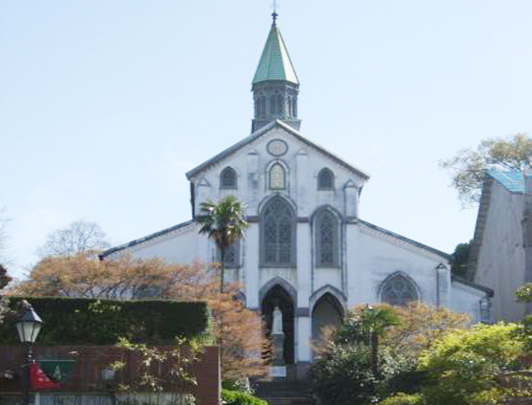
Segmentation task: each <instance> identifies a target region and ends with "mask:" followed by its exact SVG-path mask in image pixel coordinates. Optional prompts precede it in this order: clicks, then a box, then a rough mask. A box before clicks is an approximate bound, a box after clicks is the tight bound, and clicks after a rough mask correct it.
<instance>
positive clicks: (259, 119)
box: [251, 12, 301, 132]
mask: <svg viewBox="0 0 532 405" xmlns="http://www.w3.org/2000/svg"><path fill="white" fill-rule="evenodd" d="M272 17H273V23H272V28H271V30H270V34H269V35H268V39H267V40H266V45H265V46H264V50H263V51H262V56H261V58H260V62H259V66H258V67H257V71H256V73H255V77H254V78H253V85H252V91H253V100H254V104H255V118H254V119H253V123H252V126H251V132H255V131H256V130H257V129H259V128H261V127H263V126H264V125H266V124H268V123H270V122H271V121H275V120H281V121H283V122H285V123H287V124H288V125H290V126H292V127H293V128H295V129H296V130H299V128H300V126H301V120H299V119H298V118H297V96H298V94H299V80H298V78H297V75H296V71H295V69H294V66H293V65H292V61H291V60H290V55H289V54H288V50H287V49H286V45H285V43H284V41H283V37H282V36H281V31H280V30H279V27H277V13H276V12H274V13H273V14H272Z"/></svg>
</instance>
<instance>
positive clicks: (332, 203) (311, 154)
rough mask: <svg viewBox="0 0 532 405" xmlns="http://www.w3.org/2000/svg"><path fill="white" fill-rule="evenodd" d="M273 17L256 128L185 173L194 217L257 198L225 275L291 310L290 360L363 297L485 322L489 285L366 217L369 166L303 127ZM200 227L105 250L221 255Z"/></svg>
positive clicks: (302, 355) (301, 359) (249, 299)
mask: <svg viewBox="0 0 532 405" xmlns="http://www.w3.org/2000/svg"><path fill="white" fill-rule="evenodd" d="M275 17H276V16H275V15H274V23H273V26H272V28H271V31H270V34H269V36H268V39H267V42H266V45H265V48H264V51H263V53H262V57H261V59H260V63H259V66H258V68H257V72H256V74H255V77H254V79H253V87H252V91H253V98H254V103H255V114H254V119H253V123H252V133H251V135H249V136H248V137H247V138H244V139H243V140H242V141H240V142H238V143H237V144H235V145H233V146H231V147H229V148H228V149H226V150H225V151H223V152H221V153H219V154H218V155H216V156H214V157H213V158H211V159H209V160H208V161H206V162H204V163H202V164H201V165H199V166H197V167H196V168H194V169H192V170H191V171H189V172H188V173H187V178H188V179H189V181H190V187H191V202H192V217H193V218H194V215H195V214H196V213H198V212H199V207H200V204H201V203H202V202H203V201H206V200H213V201H217V200H219V199H220V198H222V197H224V196H227V195H234V196H236V197H237V198H238V199H239V200H240V201H243V202H244V203H245V204H246V206H247V215H248V217H247V219H248V221H249V229H248V230H247V236H246V238H245V239H244V240H242V241H240V242H239V243H238V244H236V245H234V246H233V248H232V249H231V252H230V254H229V255H227V258H226V265H227V267H228V270H227V279H228V280H229V281H238V282H240V283H242V285H243V286H244V291H242V293H243V297H244V299H245V302H246V305H247V306H248V307H249V308H252V309H255V310H257V311H260V312H261V313H262V314H263V315H264V317H265V319H266V322H267V324H269V325H271V319H272V310H273V308H274V307H275V306H279V307H280V308H281V311H282V313H283V330H284V333H285V335H286V339H285V348H284V357H285V361H286V362H287V363H288V364H292V363H297V364H305V363H308V362H310V361H312V356H313V354H312V350H311V346H310V341H311V339H313V338H317V337H318V336H319V333H320V330H321V327H322V326H324V325H328V324H338V323H339V322H340V320H341V318H342V316H343V315H344V314H345V312H346V310H347V308H348V307H351V306H354V305H356V304H361V303H378V302H389V303H392V304H404V303H407V302H409V301H414V300H421V301H423V302H426V303H428V304H432V305H436V306H440V305H441V306H446V307H449V308H451V309H452V310H455V311H460V312H468V313H470V314H471V315H472V317H473V321H474V322H476V321H479V320H481V319H483V318H482V317H483V316H484V317H485V316H486V315H485V314H482V313H481V308H482V307H483V306H484V308H486V307H487V305H485V304H483V303H486V302H488V301H489V296H490V291H489V290H488V289H486V288H483V287H479V286H476V285H474V284H472V283H466V282H463V281H458V280H454V279H453V280H452V279H451V274H450V265H449V260H450V256H449V255H448V254H446V253H443V252H440V251H438V250H436V249H433V248H431V247H429V246H425V245H423V244H421V243H418V242H415V241H413V240H410V239H408V238H405V237H403V236H400V235H397V234H395V233H393V232H390V231H387V230H385V229H382V228H380V227H378V226H376V225H373V224H370V223H368V222H366V221H364V220H362V219H361V218H359V215H358V206H359V202H360V198H361V193H362V189H363V187H364V184H365V183H366V181H368V179H369V175H368V174H367V173H366V172H364V171H363V170H361V169H359V168H357V167H355V166H353V165H351V164H349V163H347V162H346V161H344V160H342V159H340V158H339V157H337V156H336V155H334V154H332V153H331V152H329V151H327V150H325V149H324V148H323V147H321V146H319V145H316V144H315V143H313V142H311V141H310V140H309V139H307V138H306V137H304V136H303V135H302V134H301V133H300V132H299V129H300V125H301V121H300V120H299V118H298V109H297V104H298V91H299V79H298V77H297V75H296V73H295V69H294V67H293V65H292V62H291V61H290V57H289V55H288V51H287V49H286V46H285V43H284V41H283V39H282V37H281V33H280V31H279V28H278V27H277V25H276V23H275ZM392 207H393V205H392V206H391V208H392ZM198 229H199V226H198V225H197V224H196V223H195V222H194V220H193V219H192V220H191V221H188V222H185V223H183V224H179V225H176V226H174V227H171V228H168V229H166V230H163V231H161V232H158V233H155V234H153V235H149V236H147V237H144V238H142V239H138V240H135V241H132V242H130V243H128V244H125V245H122V246H119V247H116V248H113V249H110V250H109V251H107V252H106V253H105V254H104V257H108V258H113V257H117V256H119V255H121V254H123V253H125V252H127V253H131V254H133V255H134V256H136V257H140V258H151V257H160V258H162V259H166V260H168V261H169V262H177V263H191V262H193V261H200V262H213V261H216V259H217V257H218V255H217V252H216V247H215V245H214V243H213V242H212V241H209V240H208V239H207V237H205V236H200V235H198ZM303 368H304V367H303Z"/></svg>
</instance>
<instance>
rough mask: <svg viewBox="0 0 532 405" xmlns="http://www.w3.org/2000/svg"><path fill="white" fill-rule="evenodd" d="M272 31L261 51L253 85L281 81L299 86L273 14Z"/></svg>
mask: <svg viewBox="0 0 532 405" xmlns="http://www.w3.org/2000/svg"><path fill="white" fill-rule="evenodd" d="M274 15H275V16H274V20H273V24H272V29H271V30H270V34H269V35H268V39H267V40H266V45H265V46H264V50H263V51H262V56H261V58H260V62H259V66H258V68H257V71H256V73H255V77H254V78H253V84H254V85H255V84H257V83H260V82H265V81H269V80H282V81H287V82H290V83H293V84H296V85H299V80H298V79H297V75H296V71H295V69H294V66H293V65H292V61H291V60H290V55H288V50H287V49H286V45H285V43H284V41H283V37H282V36H281V31H280V30H279V28H278V27H277V24H276V22H275V18H276V14H275V13H274Z"/></svg>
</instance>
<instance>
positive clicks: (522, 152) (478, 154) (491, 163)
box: [440, 134, 532, 205]
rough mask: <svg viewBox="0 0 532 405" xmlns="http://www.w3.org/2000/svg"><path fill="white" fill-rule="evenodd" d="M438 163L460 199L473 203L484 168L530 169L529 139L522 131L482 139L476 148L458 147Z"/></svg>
mask: <svg viewBox="0 0 532 405" xmlns="http://www.w3.org/2000/svg"><path fill="white" fill-rule="evenodd" d="M440 166H441V167H443V168H445V169H448V170H450V171H451V178H452V185H453V187H454V188H456V190H457V191H458V197H459V199H460V200H461V201H462V203H463V204H464V205H469V204H472V203H477V202H479V201H480V195H481V191H482V184H483V182H484V177H485V172H486V170H490V169H498V170H517V171H525V170H530V169H532V139H531V138H530V137H529V136H527V135H526V134H517V135H515V136H514V137H512V138H509V139H503V138H496V139H485V140H483V141H482V142H480V145H478V147H477V148H476V149H471V148H466V149H462V150H460V151H458V153H457V154H456V156H454V157H452V158H450V159H447V160H444V161H441V162H440Z"/></svg>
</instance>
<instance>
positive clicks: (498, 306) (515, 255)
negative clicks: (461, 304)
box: [475, 181, 525, 321]
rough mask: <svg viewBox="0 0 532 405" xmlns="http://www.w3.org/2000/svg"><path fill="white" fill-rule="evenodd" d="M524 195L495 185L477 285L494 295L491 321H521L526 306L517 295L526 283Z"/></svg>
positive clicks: (479, 263)
mask: <svg viewBox="0 0 532 405" xmlns="http://www.w3.org/2000/svg"><path fill="white" fill-rule="evenodd" d="M522 219H523V195H522V194H513V193H510V192H509V191H508V190H507V189H506V188H504V187H503V186H502V185H501V184H500V183H498V182H497V181H494V182H493V184H492V190H491V195H490V201H489V208H488V213H487V217H486V222H485V227H484V232H483V237H482V241H481V247H480V251H479V258H478V262H477V270H476V274H475V282H476V283H478V284H481V285H484V286H486V287H489V288H491V289H492V290H493V291H494V297H493V302H492V320H493V321H499V320H505V321H520V320H521V319H522V317H523V315H524V310H525V306H524V305H523V304H519V303H517V302H516V301H515V296H514V291H515V290H516V289H517V288H518V287H519V286H520V285H521V284H523V283H524V269H525V256H524V249H523V233H522V229H521V221H522Z"/></svg>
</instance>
